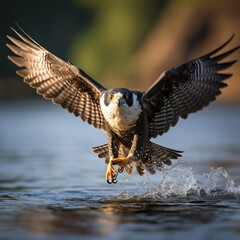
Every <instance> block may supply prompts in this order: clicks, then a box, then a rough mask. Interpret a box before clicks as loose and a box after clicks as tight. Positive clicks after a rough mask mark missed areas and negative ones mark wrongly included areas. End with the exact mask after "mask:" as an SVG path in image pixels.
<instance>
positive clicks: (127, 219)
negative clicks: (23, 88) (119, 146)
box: [0, 102, 240, 239]
mask: <svg viewBox="0 0 240 240" xmlns="http://www.w3.org/2000/svg"><path fill="white" fill-rule="evenodd" d="M0 110H1V118H0V233H1V235H0V239H79V238H81V239H82V238H83V239H84V238H90V239H94V238H97V239H113V238H114V239H124V238H126V239H135V238H136V239H146V237H148V236H151V239H179V238H180V239H183V238H185V239H190V238H191V239H192V238H194V239H225V238H231V239H238V238H239V233H240V227H239V226H240V202H239V199H240V177H239V172H240V141H239V136H240V127H239V122H240V106H239V104H229V105H214V106H213V107H210V108H208V109H206V110H205V111H202V112H201V113H198V114H195V115H192V116H191V117H190V118H188V119H187V120H186V121H181V122H180V123H179V124H178V126H177V127H175V128H174V129H172V130H171V131H170V132H169V133H168V134H166V136H163V137H160V138H158V139H156V141H157V143H159V144H162V145H164V146H167V147H172V148H176V149H180V150H184V151H185V153H184V157H183V159H182V160H181V161H179V162H176V163H175V166H174V167H170V168H169V169H166V170H165V171H164V172H162V173H158V174H156V175H154V176H149V175H147V176H144V177H139V176H137V175H136V174H134V175H131V176H128V175H126V174H121V175H119V182H118V184H116V185H108V184H106V183H105V180H104V173H105V168H106V166H105V164H104V162H103V161H102V160H101V159H97V158H96V155H94V154H92V153H91V149H90V148H91V146H95V145H98V144H103V143H105V142H106V136H105V134H104V133H103V132H101V131H98V130H95V129H93V128H92V127H91V126H88V125H87V124H86V123H82V122H81V120H79V119H77V118H74V117H73V116H71V115H70V114H68V113H67V112H66V111H65V112H64V110H62V109H61V108H58V107H56V106H53V105H51V104H50V103H49V104H48V103H45V102H44V103H42V102H39V103H38V102H20V103H11V104H9V103H5V104H4V103H2V104H1V105H0Z"/></svg>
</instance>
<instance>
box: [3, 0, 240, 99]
mask: <svg viewBox="0 0 240 240" xmlns="http://www.w3.org/2000/svg"><path fill="white" fill-rule="evenodd" d="M1 8H2V14H1V15H0V30H1V38H0V52H1V54H0V63H1V65H0V98H2V99H9V98H13V97H23V96H24V97H31V96H35V93H34V91H33V90H31V89H29V87H28V86H25V85H24V84H23V83H22V81H21V80H20V79H19V78H18V77H16V75H15V70H16V67H15V66H13V64H12V63H10V62H9V61H8V60H7V57H6V56H7V55H9V54H10V51H9V50H8V49H7V48H6V46H5V44H6V42H7V39H6V37H5V35H6V34H10V35H14V34H13V33H12V32H11V30H10V28H9V27H10V26H13V27H16V25H15V23H14V21H16V22H17V23H18V24H19V25H20V26H21V27H22V28H23V29H24V30H25V31H26V32H27V33H28V34H29V35H30V36H31V37H32V38H33V39H35V40H36V41H37V42H39V43H40V44H41V45H43V47H45V48H46V49H48V50H49V51H51V52H52V53H54V54H56V55H57V56H58V57H61V58H63V59H65V60H69V61H70V62H72V63H74V64H75V65H77V66H79V67H80V68H82V69H83V70H84V71H86V72H87V73H88V74H89V75H90V76H92V77H93V78H95V79H96V80H98V81H99V82H101V83H102V84H103V85H104V86H106V87H119V86H122V87H130V88H134V89H139V90H143V89H146V88H147V87H148V86H149V85H150V84H151V83H152V82H153V81H154V80H155V79H156V78H157V77H158V75H159V74H160V73H161V72H162V71H163V70H165V69H167V68H170V67H173V66H175V65H177V64H181V63H183V62H184V61H186V60H189V59H190V58H194V57H198V56H200V55H202V54H204V53H206V52H207V51H210V50H211V49H213V48H215V47H217V46H218V45H220V44H221V43H222V42H224V41H225V40H226V39H227V38H228V37H229V36H230V35H231V34H232V33H233V32H236V38H235V41H234V43H236V44H237V43H238V44H239V43H240V35H239V33H240V28H239V27H240V26H239V25H240V24H239V23H240V1H238V0H228V1H225V0H208V1H206V0H201V1H200V0H195V1H194V0H193V1H190V0H180V1H179V0H121V1H119V0H101V1H99V0H71V1H64V0H58V1H56V0H53V1H47V0H42V1H31V0H22V1H18V0H8V1H4V2H2V7H1ZM237 57H238V58H239V54H238V56H236V57H235V58H237ZM231 71H232V69H231ZM233 71H238V72H239V65H238V69H237V70H236V69H235V70H234V69H233ZM235 75H237V74H235ZM229 85H230V86H233V87H229V88H227V89H228V90H226V92H227V91H229V92H227V93H226V94H224V95H226V97H227V96H229V97H230V96H231V97H232V96H234V97H235V98H238V96H239V98H240V94H239V91H237V90H236V89H237V88H236V87H238V89H239V86H240V79H239V74H238V79H236V80H235V79H234V81H232V80H231V81H229ZM229 89H230V90H229Z"/></svg>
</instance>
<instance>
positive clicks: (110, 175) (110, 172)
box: [106, 161, 118, 184]
mask: <svg viewBox="0 0 240 240" xmlns="http://www.w3.org/2000/svg"><path fill="white" fill-rule="evenodd" d="M117 176H118V172H117V171H116V170H115V169H114V168H113V166H112V161H109V163H108V167H107V171H106V181H107V183H109V184H112V183H117Z"/></svg>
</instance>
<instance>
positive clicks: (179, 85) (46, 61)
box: [7, 28, 240, 183]
mask: <svg viewBox="0 0 240 240" xmlns="http://www.w3.org/2000/svg"><path fill="white" fill-rule="evenodd" d="M12 30H13V31H14V32H15V34H16V35H17V38H14V37H11V36H7V37H8V39H9V40H10V41H11V44H9V43H8V44H7V47H8V48H9V49H10V50H11V51H12V52H13V53H15V54H16V55H15V56H8V58H9V59H10V60H11V61H12V62H13V63H14V64H16V65H17V66H18V67H20V69H19V70H17V71H16V73H17V74H18V75H20V76H21V77H22V78H23V80H24V82H25V83H27V84H28V85H29V86H30V87H32V88H35V89H36V92H37V93H38V94H40V95H42V96H43V97H44V98H46V99H50V100H52V102H53V103H56V104H60V105H61V106H62V107H63V108H66V109H68V111H69V112H70V113H74V114H75V116H80V117H81V118H82V120H83V121H86V122H88V123H89V124H92V125H93V126H94V127H95V128H98V129H102V130H104V131H106V132H107V136H108V143H106V144H103V145H101V146H97V147H93V152H95V153H97V154H98V157H99V158H105V162H106V164H107V170H106V181H107V182H108V183H116V182H117V175H118V172H119V173H121V172H123V171H124V170H125V171H126V172H127V173H129V174H130V173H132V171H133V169H136V170H137V172H138V173H139V174H140V175H143V174H144V172H145V171H148V172H150V173H151V174H154V173H155V172H156V171H157V170H162V169H163V167H164V165H165V164H166V165H171V164H172V162H171V160H172V159H177V158H178V157H180V156H181V153H182V151H178V150H173V149H170V148H166V147H163V146H160V145H158V144H156V143H153V142H151V141H150V139H151V138H155V137H157V136H158V135H162V134H164V133H166V132H167V131H168V130H169V128H170V127H173V126H175V125H176V123H177V122H178V119H179V117H181V118H183V119H186V118H187V116H188V115H189V114H190V113H193V112H196V111H198V110H200V109H202V108H203V107H205V106H207V105H208V104H209V103H210V102H211V101H213V100H215V98H216V96H217V95H219V94H220V93H221V91H220V89H221V88H223V87H225V86H227V84H226V83H225V82H224V80H226V79H227V78H229V77H230V76H231V74H226V73H222V72H219V71H222V70H225V69H227V68H228V67H230V66H231V65H232V64H234V63H235V62H236V61H227V62H226V61H225V62H222V61H221V60H224V59H225V58H226V57H228V56H229V55H230V54H232V53H233V52H235V51H236V50H237V49H238V48H239V47H240V46H237V47H235V48H233V49H231V50H228V51H226V52H224V53H221V54H220V53H219V52H220V51H221V50H222V49H223V48H224V47H225V46H226V45H228V44H229V43H230V41H231V40H232V39H233V36H232V37H231V38H230V39H228V40H227V41H226V42H225V43H224V44H222V45H221V46H219V47H218V48H216V49H215V50H213V51H211V52H209V53H208V54H206V55H203V56H202V57H199V58H196V59H194V60H191V61H189V62H187V63H184V64H182V65H180V66H178V67H174V68H172V69H169V70H167V71H164V72H163V73H162V74H161V75H160V76H159V77H158V79H157V80H156V81H155V82H154V83H153V85H152V86H151V87H150V88H149V89H148V90H146V91H144V92H141V91H131V90H128V89H126V88H113V89H106V88H105V87H103V86H102V85H101V84H100V83H98V82H97V81H95V80H94V79H92V78H91V77H90V76H89V75H87V74H86V73H85V72H84V71H83V70H81V69H79V68H78V67H76V66H74V65H73V64H71V63H70V62H66V61H63V60H62V59H60V58H58V57H57V56H55V55H54V54H52V53H51V52H49V51H48V50H46V49H44V48H43V47H42V46H41V45H40V44H38V43H37V42H36V41H34V40H33V39H32V38H31V37H30V36H29V35H27V34H26V33H25V32H24V31H23V30H21V29H20V31H21V34H20V33H19V32H18V31H16V30H14V29H13V28H12ZM116 165H117V167H118V169H117V170H116V169H115V168H114V167H116Z"/></svg>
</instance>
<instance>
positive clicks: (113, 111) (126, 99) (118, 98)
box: [100, 88, 142, 131]
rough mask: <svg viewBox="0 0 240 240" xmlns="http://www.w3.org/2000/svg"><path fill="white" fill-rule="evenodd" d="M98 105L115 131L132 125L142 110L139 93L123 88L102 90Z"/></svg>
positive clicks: (126, 128)
mask: <svg viewBox="0 0 240 240" xmlns="http://www.w3.org/2000/svg"><path fill="white" fill-rule="evenodd" d="M100 106H101V110H102V113H103V116H104V118H105V119H106V121H107V122H108V123H109V125H110V126H111V127H112V129H113V130H116V131H125V130H128V129H129V128H131V127H133V126H134V124H135V123H136V121H137V120H138V118H139V116H140V114H141V112H142V108H141V105H140V103H139V94H137V92H132V91H129V90H127V89H125V88H115V89H111V90H108V91H106V92H104V94H103V95H102V96H101V99H100Z"/></svg>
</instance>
